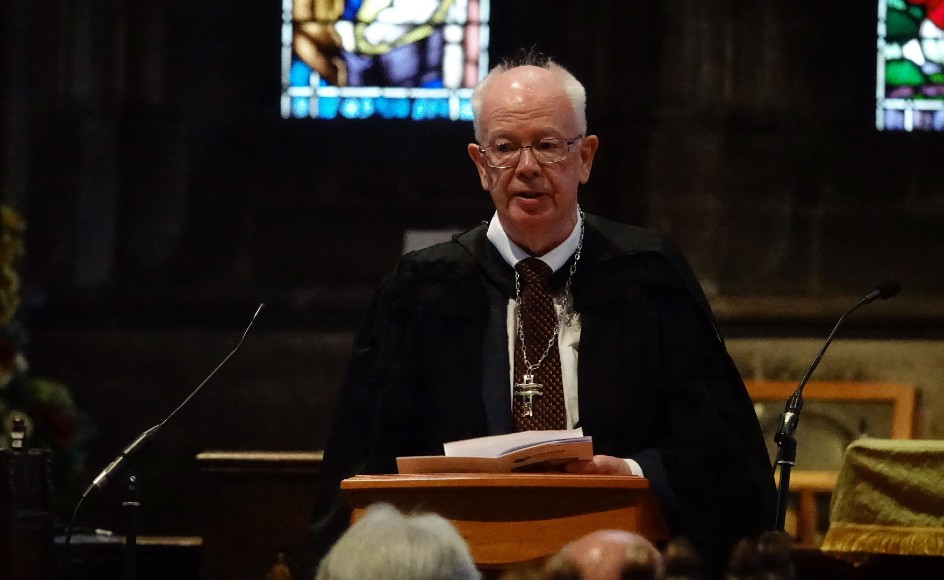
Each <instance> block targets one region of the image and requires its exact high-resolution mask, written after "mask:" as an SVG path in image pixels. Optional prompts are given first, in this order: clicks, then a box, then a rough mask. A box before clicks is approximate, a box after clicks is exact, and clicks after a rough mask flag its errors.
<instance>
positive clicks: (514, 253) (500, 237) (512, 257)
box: [486, 211, 583, 272]
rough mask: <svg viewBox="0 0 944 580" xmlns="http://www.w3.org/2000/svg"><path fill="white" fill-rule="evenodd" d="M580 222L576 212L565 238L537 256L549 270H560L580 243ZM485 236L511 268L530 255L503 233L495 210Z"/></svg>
mask: <svg viewBox="0 0 944 580" xmlns="http://www.w3.org/2000/svg"><path fill="white" fill-rule="evenodd" d="M582 222H583V217H582V216H581V215H580V212H577V223H576V224H574V229H573V230H571V232H570V235H569V236H567V239H566V240H564V241H563V242H562V243H561V244H560V245H559V246H557V247H556V248H554V249H553V250H551V251H550V252H548V253H546V254H544V255H543V256H537V257H538V258H540V259H541V261H542V262H544V263H545V264H547V265H548V266H550V267H551V270H553V271H555V272H556V271H558V270H560V269H561V267H562V266H563V265H564V264H566V263H567V260H568V259H569V258H570V257H571V256H572V255H573V254H574V252H576V251H577V245H578V244H579V243H580V224H581V223H582ZM486 236H487V237H488V241H490V242H491V243H492V245H493V246H495V248H496V249H497V250H498V253H499V254H501V257H502V258H504V260H505V261H506V262H508V265H509V266H511V267H512V268H514V267H515V264H517V263H518V262H520V261H521V260H524V259H525V258H530V257H531V254H529V253H528V252H526V251H524V250H523V249H522V248H521V246H519V245H518V244H516V243H514V242H513V241H511V238H509V237H508V234H506V233H505V230H504V229H502V227H501V223H500V222H499V221H498V212H497V211H496V212H495V214H494V215H493V216H492V219H491V221H490V222H489V224H488V233H487V234H486Z"/></svg>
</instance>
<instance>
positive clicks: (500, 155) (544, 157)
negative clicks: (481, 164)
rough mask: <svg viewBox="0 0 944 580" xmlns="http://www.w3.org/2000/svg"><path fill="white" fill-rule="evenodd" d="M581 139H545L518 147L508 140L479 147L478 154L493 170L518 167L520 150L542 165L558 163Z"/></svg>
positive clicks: (579, 136) (581, 137) (580, 136)
mask: <svg viewBox="0 0 944 580" xmlns="http://www.w3.org/2000/svg"><path fill="white" fill-rule="evenodd" d="M580 139H583V135H578V136H576V137H574V138H573V139H564V138H561V137H547V138H545V139H541V140H540V141H538V142H537V143H532V144H530V145H518V144H517V143H513V142H511V141H508V140H499V141H496V142H495V143H492V144H491V145H489V146H488V147H479V153H481V154H482V155H484V156H485V163H487V164H488V166H489V167H494V168H495V169H508V168H509V167H515V166H516V165H518V160H519V159H520V157H521V150H522V149H530V150H531V154H532V155H534V160H535V161H537V162H538V163H540V164H542V165H549V164H551V163H560V162H561V161H563V160H564V159H567V156H568V155H570V146H571V145H573V144H574V143H576V142H577V141H579V140H580Z"/></svg>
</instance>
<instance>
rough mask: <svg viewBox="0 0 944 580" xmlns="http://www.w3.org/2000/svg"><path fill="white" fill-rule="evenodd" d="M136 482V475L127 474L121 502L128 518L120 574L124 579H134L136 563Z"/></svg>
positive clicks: (138, 505) (138, 504)
mask: <svg viewBox="0 0 944 580" xmlns="http://www.w3.org/2000/svg"><path fill="white" fill-rule="evenodd" d="M137 482H138V478H137V477H135V476H134V475H130V476H128V487H127V488H126V490H127V493H128V495H127V500H126V501H123V502H122V503H121V507H123V508H124V509H125V510H126V513H125V515H126V516H127V518H128V523H127V530H125V557H124V575H123V576H122V578H123V579H124V580H134V577H135V566H136V564H137V544H138V508H140V507H141V502H139V501H137V496H138V489H137Z"/></svg>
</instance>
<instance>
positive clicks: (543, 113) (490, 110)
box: [482, 66, 576, 127]
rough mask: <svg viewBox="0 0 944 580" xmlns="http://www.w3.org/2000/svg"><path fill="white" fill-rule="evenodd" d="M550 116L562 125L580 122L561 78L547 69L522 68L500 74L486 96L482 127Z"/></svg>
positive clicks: (549, 117) (491, 84)
mask: <svg viewBox="0 0 944 580" xmlns="http://www.w3.org/2000/svg"><path fill="white" fill-rule="evenodd" d="M532 113H533V114H534V115H536V116H537V117H548V120H552V119H551V117H553V120H554V121H556V122H558V123H564V124H568V125H569V124H571V123H572V122H573V123H575V122H576V112H575V111H574V110H573V103H571V101H570V99H569V98H568V97H567V93H566V92H564V89H563V88H562V87H561V84H560V81H559V79H558V78H557V77H556V76H555V75H554V74H553V73H552V72H550V71H548V70H547V69H543V68H540V67H536V66H522V67H517V68H513V69H511V70H508V71H505V72H503V73H501V74H499V75H498V76H497V77H495V79H494V80H493V81H492V83H490V84H489V86H488V89H487V90H486V92H485V94H484V95H483V99H482V125H483V127H484V126H487V125H489V124H490V122H491V121H493V120H496V119H506V118H508V117H510V119H507V120H512V119H513V118H515V117H519V116H524V117H529V116H530V115H531V114H532Z"/></svg>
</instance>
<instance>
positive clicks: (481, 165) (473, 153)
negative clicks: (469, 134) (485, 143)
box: [469, 143, 492, 191]
mask: <svg viewBox="0 0 944 580" xmlns="http://www.w3.org/2000/svg"><path fill="white" fill-rule="evenodd" d="M469 157H471V158H472V163H475V168H476V169H478V172H479V181H481V183H482V189H484V190H485V191H490V190H491V188H492V187H491V186H492V184H491V183H489V181H488V165H486V164H485V156H484V155H482V153H481V152H480V151H479V144H478V143H469Z"/></svg>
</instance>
